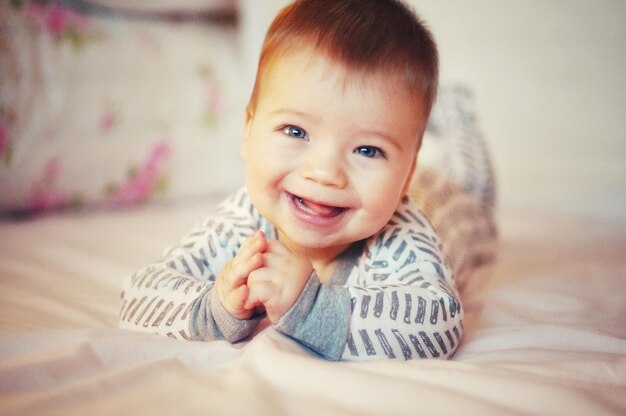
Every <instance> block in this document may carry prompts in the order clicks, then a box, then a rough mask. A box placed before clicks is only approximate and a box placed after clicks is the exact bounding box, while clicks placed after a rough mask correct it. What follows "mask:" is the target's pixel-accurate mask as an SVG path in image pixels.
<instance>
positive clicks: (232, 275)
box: [226, 253, 263, 288]
mask: <svg viewBox="0 0 626 416" xmlns="http://www.w3.org/2000/svg"><path fill="white" fill-rule="evenodd" d="M261 266H263V255H262V254H261V253H256V254H254V255H253V256H252V257H248V258H243V259H240V258H238V257H236V258H234V259H233V260H232V261H231V263H230V266H229V270H228V274H227V276H226V283H227V285H228V286H229V287H233V288H234V287H238V286H241V285H243V284H245V283H246V280H247V279H248V275H249V274H250V272H252V271H253V270H256V269H258V268H259V267H261Z"/></svg>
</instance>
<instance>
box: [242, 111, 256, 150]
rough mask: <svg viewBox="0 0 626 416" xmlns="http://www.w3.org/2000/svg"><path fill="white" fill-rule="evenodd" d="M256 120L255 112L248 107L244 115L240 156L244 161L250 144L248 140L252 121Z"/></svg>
mask: <svg viewBox="0 0 626 416" xmlns="http://www.w3.org/2000/svg"><path fill="white" fill-rule="evenodd" d="M253 119H254V112H253V110H252V109H251V108H250V106H249V105H248V106H247V107H246V112H245V114H244V119H243V137H242V140H241V143H240V144H239V156H240V157H241V158H242V159H245V158H246V148H247V144H248V140H249V139H250V129H251V126H252V120H253Z"/></svg>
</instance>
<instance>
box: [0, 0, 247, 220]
mask: <svg viewBox="0 0 626 416" xmlns="http://www.w3.org/2000/svg"><path fill="white" fill-rule="evenodd" d="M81 10H83V9H81ZM83 12H84V10H83ZM240 60H241V59H240V57H239V56H238V48H237V33H236V28H235V26H234V25H232V24H227V23H219V22H213V23H210V22H207V21H201V20H197V19H196V20H194V19H192V20H184V19H183V20H180V19H176V20H174V21H170V20H167V19H164V18H156V17H154V18H150V19H146V18H142V19H138V18H132V17H128V16H122V15H116V14H110V13H109V14H104V13H97V14H92V13H87V14H85V13H79V12H78V11H76V10H73V9H70V8H68V7H67V6H63V5H62V4H61V3H58V2H54V1H52V2H41V1H15V0H13V1H11V2H1V3H0V213H2V214H22V213H32V212H38V211H42V210H47V209H52V208H61V207H78V206H85V205H94V204H95V205H113V206H121V205H127V204H131V203H137V202H142V201H146V200H150V199H155V198H163V197H168V198H179V197H190V196H194V195H200V194H205V193H208V192H226V191H229V190H232V189H233V188H234V187H236V186H239V184H240V183H242V173H241V172H242V171H243V169H242V168H241V166H240V164H241V162H240V160H239V157H238V155H237V149H238V144H239V138H240V135H241V128H242V127H241V123H242V120H243V107H244V103H245V98H246V96H245V93H246V91H245V90H247V86H245V87H244V86H243V85H242V82H241V79H242V76H241V75H240V73H241V72H242V69H241V68H240V66H241V65H240Z"/></svg>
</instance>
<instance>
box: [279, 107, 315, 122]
mask: <svg viewBox="0 0 626 416" xmlns="http://www.w3.org/2000/svg"><path fill="white" fill-rule="evenodd" d="M270 115H272V116H281V115H292V116H296V117H300V118H307V119H309V120H311V121H315V122H317V121H319V117H315V116H313V115H311V114H308V113H305V112H303V111H298V110H293V109H289V108H277V109H276V110H272V111H270Z"/></svg>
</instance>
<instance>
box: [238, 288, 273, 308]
mask: <svg viewBox="0 0 626 416" xmlns="http://www.w3.org/2000/svg"><path fill="white" fill-rule="evenodd" d="M275 291H276V288H275V287H274V285H273V284H272V283H271V282H268V281H257V282H255V283H254V284H252V285H250V287H249V292H248V299H247V300H246V304H245V306H244V307H245V308H246V309H251V308H253V307H254V306H256V305H258V304H263V303H265V302H267V301H269V300H270V299H272V297H273V296H274V292H275Z"/></svg>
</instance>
